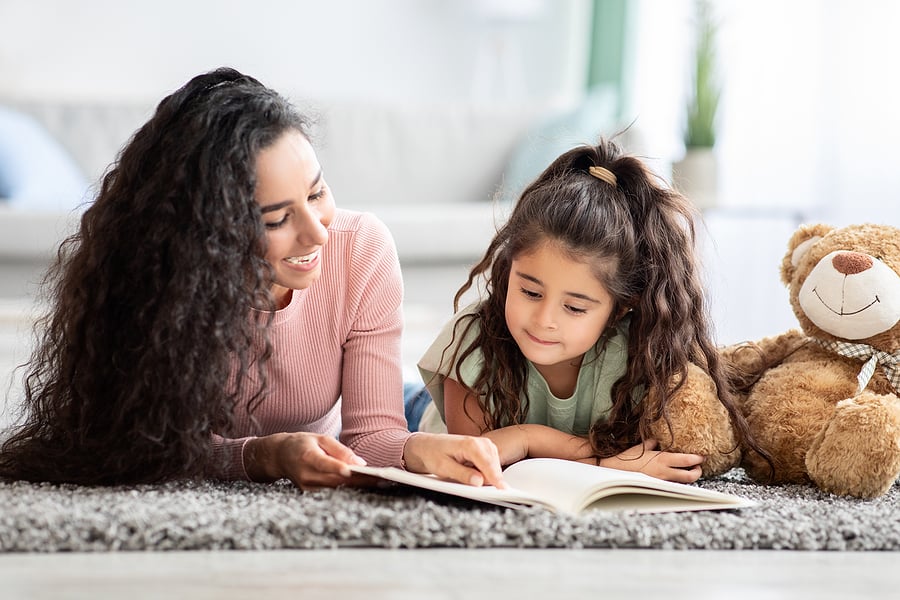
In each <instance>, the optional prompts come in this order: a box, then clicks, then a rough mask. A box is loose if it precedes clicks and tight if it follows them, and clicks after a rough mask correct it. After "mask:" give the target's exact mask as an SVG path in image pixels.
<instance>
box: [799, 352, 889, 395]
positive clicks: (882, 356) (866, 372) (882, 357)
mask: <svg viewBox="0 0 900 600" xmlns="http://www.w3.org/2000/svg"><path fill="white" fill-rule="evenodd" d="M815 341H816V343H818V344H819V345H821V346H822V347H824V348H825V349H826V350H831V351H832V352H836V353H838V354H840V355H841V356H845V357H847V358H856V359H859V360H864V361H866V362H865V364H864V365H863V366H862V369H860V371H859V375H857V376H856V380H857V382H858V383H859V386H858V387H857V388H856V393H857V394H858V393H860V392H861V391H863V390H864V389H866V386H867V385H869V381H870V380H871V379H872V375H873V374H874V373H875V367H876V365H881V367H882V368H883V369H884V373H885V375H887V378H888V381H890V382H891V387H893V388H894V391H895V392H897V393H898V394H900V350H898V351H897V352H894V353H893V354H888V353H887V352H883V351H881V350H876V349H875V348H873V347H872V346H869V345H868V344H854V343H850V342H840V341H833V342H826V341H823V340H815Z"/></svg>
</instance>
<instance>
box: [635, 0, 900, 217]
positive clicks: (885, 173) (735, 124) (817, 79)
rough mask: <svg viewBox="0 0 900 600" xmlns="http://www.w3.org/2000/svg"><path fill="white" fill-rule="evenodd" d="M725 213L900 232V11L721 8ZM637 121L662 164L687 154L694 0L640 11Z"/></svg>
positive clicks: (729, 1) (860, 1)
mask: <svg viewBox="0 0 900 600" xmlns="http://www.w3.org/2000/svg"><path fill="white" fill-rule="evenodd" d="M714 4H715V7H716V11H717V15H718V18H719V23H720V31H719V37H718V42H719V43H718V46H719V48H720V51H721V54H720V59H721V60H720V66H721V75H722V83H723V96H722V103H721V106H720V120H719V124H720V136H719V143H718V144H717V147H716V152H717V154H718V157H719V159H720V165H721V177H720V189H719V192H720V193H719V196H720V200H721V203H722V206H724V207H726V208H733V209H740V210H753V211H757V212H767V213H769V214H772V213H780V214H789V213H800V214H801V215H802V216H804V217H809V218H812V219H815V220H825V221H828V222H831V223H833V224H835V225H841V224H847V223H852V222H859V221H862V220H872V221H878V222H887V223H892V224H898V223H900V169H898V168H897V167H898V165H900V143H898V140H900V111H898V109H897V107H898V106H900V78H898V77H897V75H896V74H895V72H896V70H897V65H896V63H897V59H898V57H900V37H898V36H897V35H896V29H897V27H898V25H900V3H897V2H882V1H879V0H791V1H790V2H784V1H783V0H756V1H754V2H743V1H740V0H715V2H714ZM636 6H638V10H637V24H636V30H637V36H638V37H637V39H636V40H635V43H636V48H635V59H634V61H633V66H634V69H633V72H632V73H631V78H632V82H633V88H634V89H633V91H632V93H631V94H630V98H632V99H633V102H632V106H631V107H629V109H628V111H627V112H628V113H629V114H628V115H627V116H628V117H629V118H634V119H636V123H635V128H636V129H637V130H639V132H640V138H641V139H642V140H643V144H644V146H645V147H646V148H648V151H649V152H652V153H653V155H654V156H656V157H659V158H660V159H661V161H663V162H665V161H673V160H677V159H678V158H680V156H681V154H682V153H683V146H682V143H681V124H682V122H683V112H682V111H683V106H684V100H683V98H684V97H685V94H686V88H687V84H688V82H689V71H688V65H687V57H688V54H689V51H690V44H691V40H690V38H689V35H690V27H691V2H690V0H636Z"/></svg>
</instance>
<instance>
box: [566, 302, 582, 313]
mask: <svg viewBox="0 0 900 600" xmlns="http://www.w3.org/2000/svg"><path fill="white" fill-rule="evenodd" d="M566 310H568V311H569V312H570V313H572V314H576V315H583V314H584V313H586V312H587V309H586V308H578V307H577V306H572V305H570V304H566Z"/></svg>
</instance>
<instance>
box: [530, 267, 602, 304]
mask: <svg viewBox="0 0 900 600" xmlns="http://www.w3.org/2000/svg"><path fill="white" fill-rule="evenodd" d="M516 276H518V277H521V278H522V279H525V280H527V281H530V282H532V283H536V284H537V285H539V286H541V287H543V286H544V282H543V281H541V280H540V279H538V278H537V277H534V276H533V275H529V274H527V273H523V272H521V271H516ZM563 293H564V294H565V295H566V296H572V297H573V298H578V299H579V300H584V301H585V302H593V303H594V304H600V301H599V300H597V299H596V298H591V297H590V296H588V295H587V294H582V293H580V292H563Z"/></svg>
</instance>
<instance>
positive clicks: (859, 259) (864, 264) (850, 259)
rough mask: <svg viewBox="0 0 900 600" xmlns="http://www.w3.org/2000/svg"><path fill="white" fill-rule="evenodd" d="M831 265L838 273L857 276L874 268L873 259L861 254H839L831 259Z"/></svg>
mask: <svg viewBox="0 0 900 600" xmlns="http://www.w3.org/2000/svg"><path fill="white" fill-rule="evenodd" d="M831 264H833V265H834V268H835V269H837V271H838V273H843V274H844V275H855V274H856V273H862V272H863V271H865V270H867V269H871V268H872V264H873V263H872V257H871V256H869V255H867V254H860V253H859V252H839V253H838V254H836V255H835V257H834V258H832V259H831Z"/></svg>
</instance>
